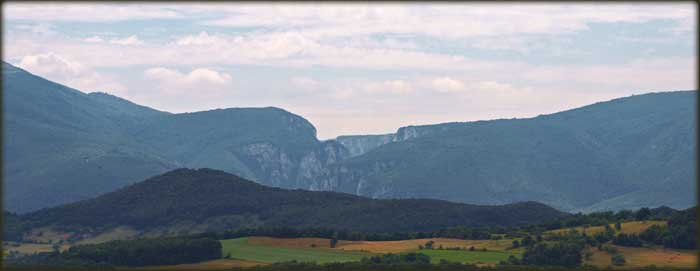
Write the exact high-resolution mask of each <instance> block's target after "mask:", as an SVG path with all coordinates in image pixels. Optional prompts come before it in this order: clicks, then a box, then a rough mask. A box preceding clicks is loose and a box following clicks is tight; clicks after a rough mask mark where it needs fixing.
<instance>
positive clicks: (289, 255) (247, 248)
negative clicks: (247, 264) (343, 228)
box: [221, 238, 372, 263]
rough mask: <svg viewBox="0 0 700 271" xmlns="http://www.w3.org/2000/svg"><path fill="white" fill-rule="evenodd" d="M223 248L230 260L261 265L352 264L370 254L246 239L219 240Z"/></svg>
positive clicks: (224, 254)
mask: <svg viewBox="0 0 700 271" xmlns="http://www.w3.org/2000/svg"><path fill="white" fill-rule="evenodd" d="M221 245H222V246H223V249H222V255H223V256H226V255H229V254H230V255H231V258H234V259H240V260H248V261H255V262H261V263H274V262H284V261H292V260H296V261H300V262H316V263H329V262H352V261H359V260H361V259H362V258H363V257H367V256H371V255H372V254H370V253H366V252H359V251H341V250H333V249H328V248H311V247H309V248H295V247H281V246H264V245H251V244H249V243H248V238H237V239H228V240H221Z"/></svg>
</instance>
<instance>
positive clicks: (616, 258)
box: [610, 253, 626, 266]
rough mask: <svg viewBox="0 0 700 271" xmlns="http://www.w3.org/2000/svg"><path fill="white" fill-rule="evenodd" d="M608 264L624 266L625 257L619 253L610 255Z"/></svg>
mask: <svg viewBox="0 0 700 271" xmlns="http://www.w3.org/2000/svg"><path fill="white" fill-rule="evenodd" d="M610 262H611V263H612V265H614V266H623V265H625V262H626V261H625V256H624V255H622V254H620V253H618V254H615V255H612V257H610Z"/></svg>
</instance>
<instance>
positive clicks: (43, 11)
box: [3, 2, 184, 22]
mask: <svg viewBox="0 0 700 271" xmlns="http://www.w3.org/2000/svg"><path fill="white" fill-rule="evenodd" d="M183 8H184V7H183ZM3 9H4V11H3V15H4V18H3V20H34V21H75V22H112V21H126V20H136V19H172V18H179V17H181V15H180V13H179V12H176V11H174V10H172V9H169V8H168V7H167V6H158V5H152V4H124V3H119V4H113V3H112V4H102V3H100V4H95V3H53V4H52V3H20V2H12V3H5V4H4V5H3Z"/></svg>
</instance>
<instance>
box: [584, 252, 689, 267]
mask: <svg viewBox="0 0 700 271" xmlns="http://www.w3.org/2000/svg"><path fill="white" fill-rule="evenodd" d="M614 247H616V248H617V249H618V251H619V252H620V253H622V255H624V256H625V260H626V263H625V265H623V266H620V267H616V268H619V269H634V268H640V267H645V266H649V265H656V266H657V267H679V268H690V267H695V266H696V264H697V259H698V258H697V257H698V255H697V252H694V251H691V250H677V249H666V248H662V247H654V248H650V247H623V246H614ZM590 251H591V252H593V256H592V257H591V260H589V261H586V263H587V264H590V265H595V266H598V267H606V266H609V265H611V264H610V254H608V253H607V252H604V251H598V250H597V249H595V248H592V249H591V250H590Z"/></svg>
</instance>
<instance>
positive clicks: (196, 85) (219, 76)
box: [144, 67, 231, 93]
mask: <svg viewBox="0 0 700 271" xmlns="http://www.w3.org/2000/svg"><path fill="white" fill-rule="evenodd" d="M144 75H145V76H146V78H148V79H154V80H156V81H158V82H159V83H160V86H161V87H162V88H163V89H164V90H167V91H172V92H178V91H182V90H192V89H197V90H199V91H201V93H204V92H206V91H209V90H221V89H222V87H225V86H229V85H230V84H231V75H229V74H228V73H224V72H217V71H214V70H211V69H207V68H197V69H194V70H192V71H190V72H189V73H181V72H180V71H178V70H174V69H168V68H163V67H156V68H150V69H148V70H146V71H145V72H144Z"/></svg>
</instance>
